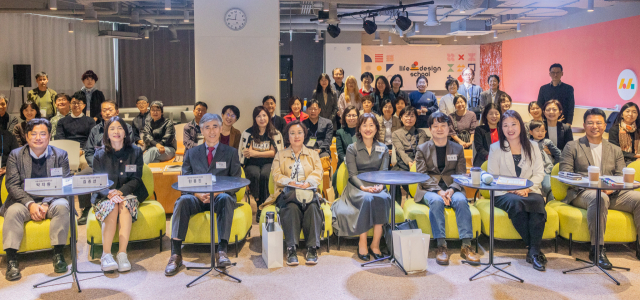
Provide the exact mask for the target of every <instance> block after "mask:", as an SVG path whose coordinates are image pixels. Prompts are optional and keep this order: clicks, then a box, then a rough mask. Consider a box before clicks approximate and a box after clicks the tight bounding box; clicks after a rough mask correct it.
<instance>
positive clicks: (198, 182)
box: [178, 174, 216, 187]
mask: <svg viewBox="0 0 640 300" xmlns="http://www.w3.org/2000/svg"><path fill="white" fill-rule="evenodd" d="M214 182H216V176H215V175H211V174H198V175H180V176H178V187H190V186H208V185H212V184H213V183H214Z"/></svg>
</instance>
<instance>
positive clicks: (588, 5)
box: [587, 0, 593, 12]
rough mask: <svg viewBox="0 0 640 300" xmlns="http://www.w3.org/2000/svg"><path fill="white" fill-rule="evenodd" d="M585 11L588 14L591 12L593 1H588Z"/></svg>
mask: <svg viewBox="0 0 640 300" xmlns="http://www.w3.org/2000/svg"><path fill="white" fill-rule="evenodd" d="M587 11H588V12H592V11H593V0H589V2H587Z"/></svg>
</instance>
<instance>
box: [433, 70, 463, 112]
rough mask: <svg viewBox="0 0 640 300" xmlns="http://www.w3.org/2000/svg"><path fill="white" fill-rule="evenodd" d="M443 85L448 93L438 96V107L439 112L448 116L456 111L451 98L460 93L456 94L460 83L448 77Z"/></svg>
mask: <svg viewBox="0 0 640 300" xmlns="http://www.w3.org/2000/svg"><path fill="white" fill-rule="evenodd" d="M444 85H445V88H446V89H447V91H448V92H449V93H448V94H446V95H444V96H442V98H440V103H439V104H438V108H439V109H440V112H441V113H443V114H445V115H447V116H448V115H450V114H452V113H454V112H455V111H456V105H455V104H454V102H453V98H455V96H457V95H460V94H458V88H459V87H460V84H458V80H457V79H449V80H447V82H446V83H445V84H444Z"/></svg>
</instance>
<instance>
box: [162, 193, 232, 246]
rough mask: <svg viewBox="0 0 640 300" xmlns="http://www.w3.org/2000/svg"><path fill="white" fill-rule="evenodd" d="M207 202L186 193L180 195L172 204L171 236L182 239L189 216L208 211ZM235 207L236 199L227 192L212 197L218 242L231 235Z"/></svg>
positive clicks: (185, 232)
mask: <svg viewBox="0 0 640 300" xmlns="http://www.w3.org/2000/svg"><path fill="white" fill-rule="evenodd" d="M209 205H210V204H209V203H202V201H200V200H198V198H196V196H194V195H191V194H186V195H182V196H180V198H178V201H176V203H175V204H174V206H173V220H172V221H171V238H175V239H179V240H181V241H184V239H185V238H186V237H187V229H189V219H190V218H191V216H193V215H195V214H198V213H201V212H204V211H209V209H210V206H209ZM235 208H236V199H235V198H234V197H232V196H230V195H229V194H226V193H222V194H220V195H218V196H217V197H216V198H215V199H214V203H213V209H214V210H215V213H216V215H217V222H218V224H217V226H218V227H217V229H218V242H219V241H220V240H227V241H229V238H230V236H231V224H232V223H233V211H234V210H235Z"/></svg>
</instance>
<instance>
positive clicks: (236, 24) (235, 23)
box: [224, 8, 247, 30]
mask: <svg viewBox="0 0 640 300" xmlns="http://www.w3.org/2000/svg"><path fill="white" fill-rule="evenodd" d="M224 23H225V24H227V27H229V29H231V30H240V29H242V28H244V26H245V25H247V15H245V14H244V11H242V10H241V9H239V8H232V9H230V10H229V11H227V13H226V14H225V15H224Z"/></svg>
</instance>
